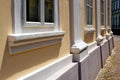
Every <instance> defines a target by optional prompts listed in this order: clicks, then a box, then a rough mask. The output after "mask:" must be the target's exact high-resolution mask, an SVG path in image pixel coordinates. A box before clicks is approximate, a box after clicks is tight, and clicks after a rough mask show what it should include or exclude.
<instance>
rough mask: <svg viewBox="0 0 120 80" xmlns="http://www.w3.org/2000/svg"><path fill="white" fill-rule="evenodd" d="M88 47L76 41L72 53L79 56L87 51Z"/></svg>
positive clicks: (80, 41) (82, 42)
mask: <svg viewBox="0 0 120 80" xmlns="http://www.w3.org/2000/svg"><path fill="white" fill-rule="evenodd" d="M87 47H88V45H87V44H86V43H85V42H84V41H82V40H78V41H75V42H74V44H73V46H72V47H71V52H72V53H73V54H79V53H80V52H81V51H83V50H84V49H87Z"/></svg>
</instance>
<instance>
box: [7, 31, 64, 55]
mask: <svg viewBox="0 0 120 80" xmlns="http://www.w3.org/2000/svg"><path fill="white" fill-rule="evenodd" d="M63 36H64V32H63V31H56V32H43V33H41V32H40V33H28V34H9V35H8V41H9V52H10V54H16V53H20V52H24V51H27V50H31V49H35V48H40V47H44V46H48V45H52V44H56V43H59V42H61V39H62V37H63Z"/></svg>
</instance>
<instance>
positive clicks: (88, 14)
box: [85, 0, 93, 25]
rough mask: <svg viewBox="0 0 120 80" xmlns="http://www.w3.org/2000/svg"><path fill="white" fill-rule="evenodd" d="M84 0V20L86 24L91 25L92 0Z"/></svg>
mask: <svg viewBox="0 0 120 80" xmlns="http://www.w3.org/2000/svg"><path fill="white" fill-rule="evenodd" d="M85 1H86V22H87V25H92V22H93V0H85Z"/></svg>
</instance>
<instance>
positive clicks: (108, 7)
mask: <svg viewBox="0 0 120 80" xmlns="http://www.w3.org/2000/svg"><path fill="white" fill-rule="evenodd" d="M107 11H108V12H107V13H108V15H107V17H108V26H110V2H109V1H108V6H107Z"/></svg>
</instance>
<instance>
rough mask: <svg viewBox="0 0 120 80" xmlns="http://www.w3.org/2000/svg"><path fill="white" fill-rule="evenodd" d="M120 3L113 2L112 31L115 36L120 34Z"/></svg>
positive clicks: (115, 0) (117, 0)
mask: <svg viewBox="0 0 120 80" xmlns="http://www.w3.org/2000/svg"><path fill="white" fill-rule="evenodd" d="M119 26H120V1H119V0H112V30H113V32H114V34H118V35H119V34H120V27H119Z"/></svg>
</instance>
